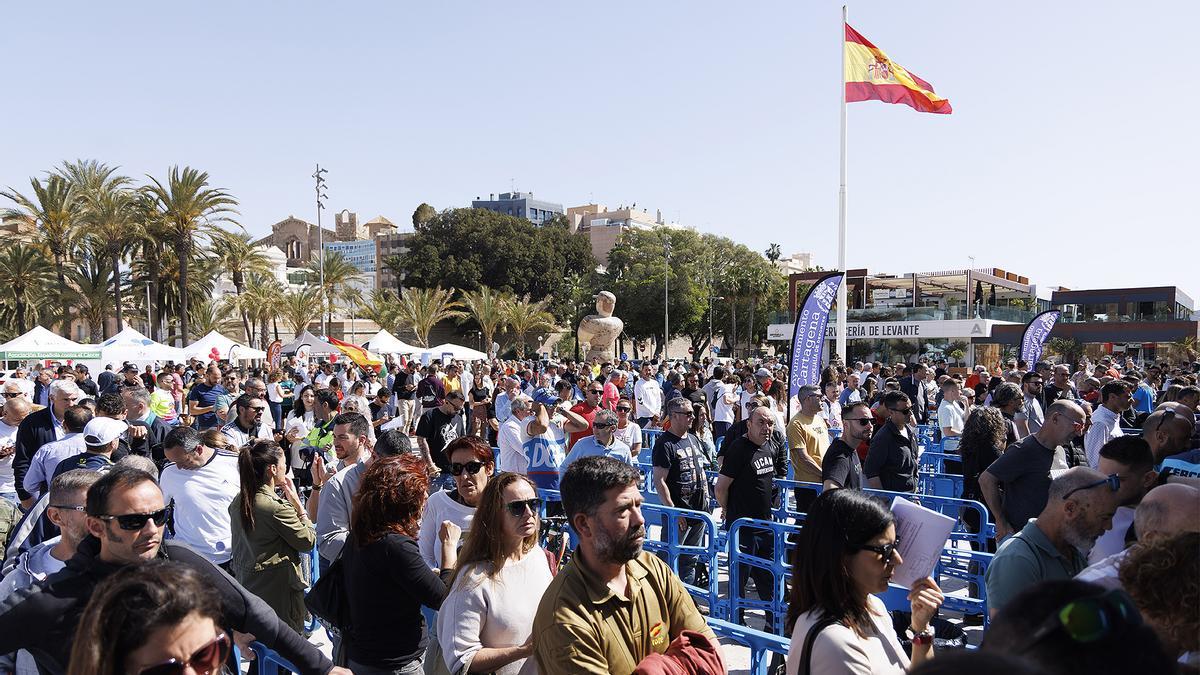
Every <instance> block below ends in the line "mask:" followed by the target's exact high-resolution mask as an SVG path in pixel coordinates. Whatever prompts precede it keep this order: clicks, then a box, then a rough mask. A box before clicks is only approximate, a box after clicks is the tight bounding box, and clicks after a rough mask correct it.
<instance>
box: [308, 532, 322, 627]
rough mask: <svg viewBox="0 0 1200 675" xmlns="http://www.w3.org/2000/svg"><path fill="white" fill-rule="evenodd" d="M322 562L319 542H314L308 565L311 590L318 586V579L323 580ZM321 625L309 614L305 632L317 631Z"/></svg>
mask: <svg viewBox="0 0 1200 675" xmlns="http://www.w3.org/2000/svg"><path fill="white" fill-rule="evenodd" d="M320 560H321V556H320V554H319V553H318V552H317V542H313V547H312V551H311V552H309V553H308V565H307V566H306V567H307V569H308V574H307V576H308V580H307V581H308V587H309V588H312V587H313V586H314V585H316V583H317V579H320V578H321V564H320ZM307 592H308V591H305V593H307ZM320 625H321V624H320V622H318V621H317V617H316V616H315V615H313V614H309V615H308V621H307V622H306V623H305V624H304V630H306V631H308V632H309V633H311V632H313V631H315V630H316V629H317V626H320Z"/></svg>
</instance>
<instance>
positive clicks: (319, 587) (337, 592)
mask: <svg viewBox="0 0 1200 675" xmlns="http://www.w3.org/2000/svg"><path fill="white" fill-rule="evenodd" d="M353 545H354V544H353V543H352V542H349V541H347V542H346V543H345V544H343V545H342V550H341V551H340V552H339V553H338V557H337V558H335V559H334V561H333V562H332V563H330V565H329V569H327V570H325V573H324V574H322V575H321V576H320V577H319V578H317V582H316V583H315V584H313V587H312V588H311V589H309V591H308V594H307V595H305V596H304V606H305V607H307V608H308V611H310V612H312V613H313V616H316V617H317V618H318V619H320V620H321V622H322V623H325V624H327V625H329V626H332V627H333V628H336V629H337V630H338V631H339V632H341V633H342V634H345V633H346V631H347V630H348V629H349V628H350V598H349V597H347V595H346V581H345V579H346V572H345V564H344V563H343V562H342V556H343V554H344V553H345V552H346V547H347V546H353Z"/></svg>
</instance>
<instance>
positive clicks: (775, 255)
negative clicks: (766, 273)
mask: <svg viewBox="0 0 1200 675" xmlns="http://www.w3.org/2000/svg"><path fill="white" fill-rule="evenodd" d="M763 255H765V256H767V261H768V262H770V263H771V264H772V265H774V264H775V263H777V262H779V259H780V258H782V257H783V251H782V249H780V248H779V244H774V243H773V244H771V245H770V246H768V247H767V250H766V252H765V253H764V254H763Z"/></svg>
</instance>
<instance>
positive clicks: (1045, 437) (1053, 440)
mask: <svg viewBox="0 0 1200 675" xmlns="http://www.w3.org/2000/svg"><path fill="white" fill-rule="evenodd" d="M1083 425H1084V415H1083V409H1082V408H1080V407H1079V406H1078V405H1077V404H1075V402H1074V401H1067V400H1063V399H1060V400H1057V401H1055V402H1054V403H1051V404H1050V407H1048V408H1047V409H1046V421H1045V423H1044V424H1042V428H1041V429H1038V432H1037V433H1036V434H1033V435H1031V436H1027V437H1025V438H1024V439H1022V440H1021V441H1019V442H1017V443H1014V444H1012V445H1010V446H1008V449H1007V450H1005V451H1004V454H1002V455H1000V457H998V458H997V459H996V461H994V462H992V464H991V465H990V466H988V468H987V469H985V470H984V471H983V472H982V473H980V474H979V490H980V492H981V493H982V494H983V499H984V501H985V502H986V503H987V507H988V509H989V510H990V511H991V512H992V515H993V516H994V517H995V520H996V541H1000V540H1001V539H1004V538H1005V537H1007V536H1009V535H1010V534H1012V533H1013V532H1015V531H1016V530H1019V529H1020V528H1022V527H1024V525H1025V523H1026V522H1028V521H1029V519H1030V518H1033V517H1035V516H1037V514H1038V513H1039V512H1040V511H1041V510H1042V509H1043V508H1045V506H1046V495H1047V493H1048V491H1049V489H1050V480H1051V472H1052V471H1055V472H1057V471H1062V470H1065V469H1067V468H1069V464H1068V462H1067V451H1066V449H1065V448H1064V447H1063V446H1065V445H1066V444H1067V443H1070V442H1071V439H1072V438H1074V437H1075V434H1077V433H1079V431H1080V430H1082V429H1083ZM1001 485H1003V486H1004V497H1003V499H1001V496H1000V486H1001Z"/></svg>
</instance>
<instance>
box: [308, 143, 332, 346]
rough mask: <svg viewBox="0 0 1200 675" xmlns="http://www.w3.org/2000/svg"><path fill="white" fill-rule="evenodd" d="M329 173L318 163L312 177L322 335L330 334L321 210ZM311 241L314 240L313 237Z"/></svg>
mask: <svg viewBox="0 0 1200 675" xmlns="http://www.w3.org/2000/svg"><path fill="white" fill-rule="evenodd" d="M327 173H329V171H328V170H327V169H322V168H321V165H320V164H317V170H316V172H314V173H313V175H312V177H313V178H314V179H316V182H317V255H318V256H320V258H319V260H320V270H321V272H320V274H321V281H320V289H321V297H322V298H323V299H324V300H325V302H324V303H322V304H324V305H325V307H322V308H321V335H322V336H328V335H329V328H328V326H326V325H325V310H326V307H328V305H329V298H327V297H326V296H325V231H324V230H323V229H321V212H322V211H324V210H325V200H326V199H328V198H329V195H327V194H325V175H324V174H327ZM309 241H312V240H311V239H310V240H309Z"/></svg>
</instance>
